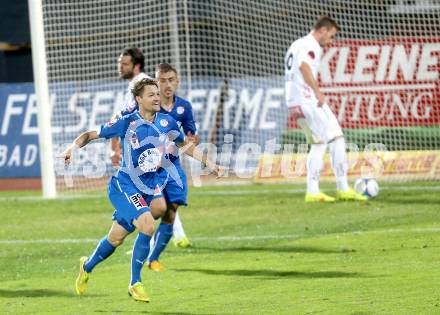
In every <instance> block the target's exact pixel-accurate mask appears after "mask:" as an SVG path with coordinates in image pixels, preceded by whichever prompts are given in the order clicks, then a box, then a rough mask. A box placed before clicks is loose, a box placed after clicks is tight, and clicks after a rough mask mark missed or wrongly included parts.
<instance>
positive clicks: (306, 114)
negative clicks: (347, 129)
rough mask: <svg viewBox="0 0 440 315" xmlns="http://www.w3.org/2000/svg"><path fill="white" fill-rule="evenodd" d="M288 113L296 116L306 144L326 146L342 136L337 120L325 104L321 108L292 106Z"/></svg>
mask: <svg viewBox="0 0 440 315" xmlns="http://www.w3.org/2000/svg"><path fill="white" fill-rule="evenodd" d="M289 111H290V113H291V114H293V115H294V116H296V118H297V123H298V125H299V126H300V127H301V128H302V130H303V131H304V134H305V136H306V139H307V142H308V143H312V144H317V143H325V144H327V143H329V141H331V140H333V139H334V138H336V137H340V136H343V133H342V129H341V126H340V125H339V123H338V119H337V118H336V116H335V114H333V112H332V111H331V109H330V107H328V105H327V104H324V105H322V106H321V107H318V106H316V105H311V104H306V105H299V106H293V107H290V108H289Z"/></svg>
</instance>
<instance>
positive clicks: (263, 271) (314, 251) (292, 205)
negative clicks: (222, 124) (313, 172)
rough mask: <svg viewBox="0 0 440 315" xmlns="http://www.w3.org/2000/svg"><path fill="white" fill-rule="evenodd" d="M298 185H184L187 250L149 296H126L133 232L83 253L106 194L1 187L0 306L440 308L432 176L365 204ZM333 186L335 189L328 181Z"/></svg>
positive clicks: (96, 230) (235, 310)
mask: <svg viewBox="0 0 440 315" xmlns="http://www.w3.org/2000/svg"><path fill="white" fill-rule="evenodd" d="M302 187H303V186H288V185H270V186H266V185H258V186H238V187H230V186H229V187H222V186H219V187H206V188H205V187H204V188H191V189H190V194H189V207H188V208H186V209H185V208H184V209H182V211H181V217H182V221H183V224H184V226H185V229H186V232H187V234H188V235H189V236H190V238H191V239H192V240H193V241H194V247H193V248H191V249H176V248H175V247H174V246H173V245H172V244H171V243H170V246H169V247H168V248H167V250H166V251H165V252H164V253H163V255H162V257H161V261H162V263H163V264H164V265H165V267H167V270H166V271H165V272H163V273H154V272H152V271H150V270H148V268H144V270H143V272H142V277H143V282H144V283H145V285H146V288H147V291H148V293H149V295H150V298H151V302H150V303H148V304H146V303H141V302H135V301H133V300H132V299H131V298H129V297H128V295H127V286H128V282H129V279H130V271H129V270H130V269H129V268H130V256H128V255H126V251H128V250H130V249H131V246H132V244H133V239H134V236H135V233H133V234H132V235H131V236H129V238H128V239H127V240H126V242H125V243H124V244H123V245H122V246H121V247H120V248H118V249H117V251H116V252H115V253H114V254H113V256H111V257H110V258H109V259H108V260H107V261H105V262H104V263H102V264H100V265H98V266H97V267H96V269H95V270H94V271H93V273H91V276H90V281H89V287H88V291H87V292H86V295H85V296H82V297H78V296H76V294H75V292H74V281H75V278H76V276H77V272H78V262H79V258H80V256H83V255H89V254H90V253H91V252H92V251H93V250H94V248H95V245H96V243H97V241H98V240H99V239H100V238H101V237H102V236H104V235H105V234H106V233H107V231H108V229H109V227H110V224H111V215H112V209H111V206H110V204H109V202H108V201H107V199H106V196H105V195H104V193H103V194H102V195H100V196H90V197H89V198H74V199H60V200H53V201H47V200H41V199H39V198H37V197H36V193H34V192H33V193H26V192H20V193H18V192H17V193H10V192H9V193H8V192H2V193H0V213H1V218H2V220H1V222H0V235H1V237H0V248H1V251H0V259H1V260H0V281H1V287H0V312H1V313H2V314H18V313H32V314H103V313H104V314H126V313H149V314H435V313H436V314H439V313H440V289H439V285H438V279H439V278H440V248H439V247H440V196H439V195H440V183H439V182H430V183H426V182H425V183H413V184H382V187H381V188H382V191H381V193H380V195H379V197H378V198H376V199H374V200H371V201H369V202H366V203H359V202H339V203H334V204H305V203H304V202H303V197H304V195H303V192H302V191H301V188H302ZM328 191H329V192H330V193H331V192H332V191H331V190H328Z"/></svg>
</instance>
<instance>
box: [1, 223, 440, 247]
mask: <svg viewBox="0 0 440 315" xmlns="http://www.w3.org/2000/svg"><path fill="white" fill-rule="evenodd" d="M408 232H412V233H438V232H440V227H427V228H411V229H402V228H395V229H386V230H366V231H365V230H358V231H350V232H340V233H338V232H336V233H327V234H316V235H307V234H300V233H298V234H269V235H249V236H212V237H209V236H206V237H192V238H191V239H192V240H193V241H194V242H224V241H229V242H236V241H260V240H287V239H299V238H301V237H304V236H317V237H321V236H338V235H364V234H394V233H408ZM97 242H99V239H93V238H79V239H36V240H0V245H27V244H80V243H97Z"/></svg>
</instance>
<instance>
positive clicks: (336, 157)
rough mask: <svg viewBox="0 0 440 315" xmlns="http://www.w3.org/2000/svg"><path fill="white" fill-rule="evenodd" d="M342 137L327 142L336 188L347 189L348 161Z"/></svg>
mask: <svg viewBox="0 0 440 315" xmlns="http://www.w3.org/2000/svg"><path fill="white" fill-rule="evenodd" d="M345 150H346V147H345V140H344V138H338V139H336V140H335V141H333V142H331V143H330V144H329V151H330V156H331V159H332V168H333V173H334V174H335V177H336V189H340V190H344V191H347V190H348V181H347V171H348V161H347V152H346V151H345Z"/></svg>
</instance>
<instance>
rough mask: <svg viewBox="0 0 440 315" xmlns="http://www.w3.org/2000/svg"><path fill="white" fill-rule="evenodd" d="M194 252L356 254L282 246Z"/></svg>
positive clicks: (199, 248)
mask: <svg viewBox="0 0 440 315" xmlns="http://www.w3.org/2000/svg"><path fill="white" fill-rule="evenodd" d="M194 250H199V251H201V252H259V251H264V252H274V253H312V254H344V253H353V252H356V250H355V249H352V248H342V249H325V248H318V247H304V246H282V247H270V246H240V247H229V248H228V247H205V246H197V245H196V246H195V247H194Z"/></svg>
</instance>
